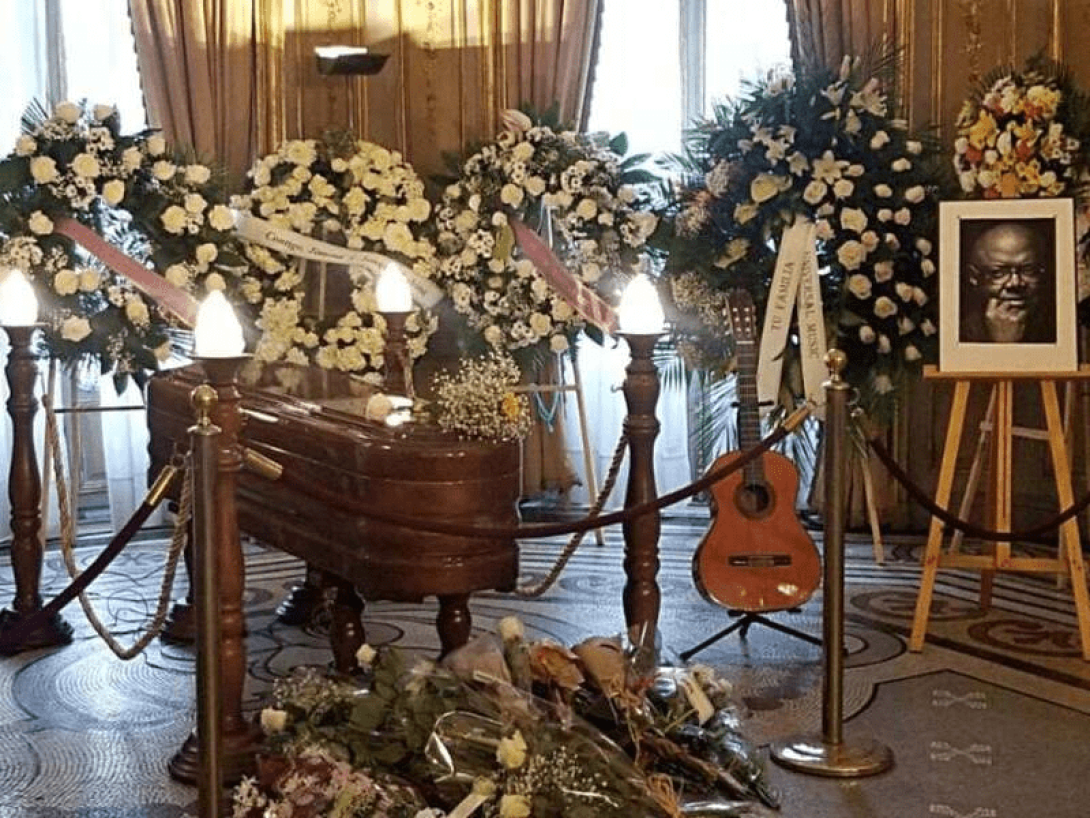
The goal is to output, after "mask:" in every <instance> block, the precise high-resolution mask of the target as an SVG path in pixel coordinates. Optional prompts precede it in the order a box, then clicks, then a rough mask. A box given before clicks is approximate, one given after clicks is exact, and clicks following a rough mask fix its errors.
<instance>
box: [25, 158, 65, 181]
mask: <svg viewBox="0 0 1090 818" xmlns="http://www.w3.org/2000/svg"><path fill="white" fill-rule="evenodd" d="M30 175H31V176H33V177H34V181H35V182H37V183H38V184H39V185H45V184H48V183H49V182H52V181H54V180H55V179H56V178H57V176H58V175H59V174H58V173H57V163H56V162H54V161H53V157H52V156H35V157H34V158H33V159H31V160H30Z"/></svg>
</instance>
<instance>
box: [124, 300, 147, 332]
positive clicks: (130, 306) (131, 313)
mask: <svg viewBox="0 0 1090 818" xmlns="http://www.w3.org/2000/svg"><path fill="white" fill-rule="evenodd" d="M125 316H126V317H127V318H128V319H129V321H130V322H131V323H132V325H133V326H134V327H146V326H147V325H148V322H149V320H150V317H149V315H148V305H147V304H145V303H144V302H143V301H142V300H141V299H139V298H130V299H129V300H128V301H126V302H125Z"/></svg>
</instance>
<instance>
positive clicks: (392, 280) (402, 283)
mask: <svg viewBox="0 0 1090 818" xmlns="http://www.w3.org/2000/svg"><path fill="white" fill-rule="evenodd" d="M375 300H376V301H377V302H378V311H379V312H409V310H411V309H412V308H413V291H412V289H411V288H410V287H409V281H408V279H406V278H405V274H404V273H402V272H401V270H400V269H399V268H398V267H397V265H395V264H388V265H387V266H386V269H384V270H383V271H382V272H381V273H380V274H379V277H378V284H376V285H375Z"/></svg>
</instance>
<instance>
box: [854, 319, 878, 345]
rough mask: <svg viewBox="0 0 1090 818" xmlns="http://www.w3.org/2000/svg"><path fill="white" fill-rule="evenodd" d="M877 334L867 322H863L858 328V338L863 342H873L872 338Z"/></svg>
mask: <svg viewBox="0 0 1090 818" xmlns="http://www.w3.org/2000/svg"><path fill="white" fill-rule="evenodd" d="M877 337H878V336H877V335H875V333H874V328H873V327H871V326H870V325H869V324H864V325H863V326H861V327H860V328H859V340H860V341H862V342H863V343H864V344H873V343H874V339H875V338H877Z"/></svg>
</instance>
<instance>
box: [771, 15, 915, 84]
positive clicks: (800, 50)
mask: <svg viewBox="0 0 1090 818" xmlns="http://www.w3.org/2000/svg"><path fill="white" fill-rule="evenodd" d="M896 5H897V3H896V2H895V0H787V19H788V25H789V28H790V33H791V58H792V60H793V61H794V63H795V65H825V66H828V67H830V68H835V67H836V66H838V65H840V61H841V60H842V59H843V58H844V56H845V55H846V54H850V55H852V56H857V55H863V54H866V53H868V52H869V50H870V49H871V47H872V46H873V45H874V44H875V43H876V42H878V41H880V40H881V39H882V38H883V37H888V36H890V35H892V28H891V26H892V25H893V17H894V14H895V6H896Z"/></svg>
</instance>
